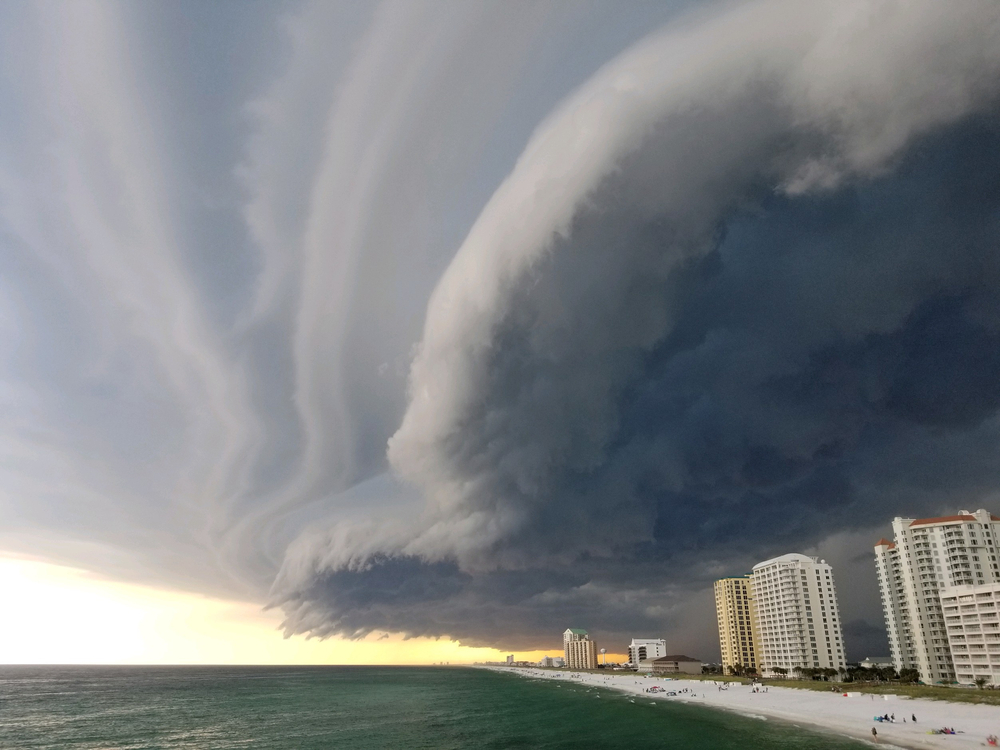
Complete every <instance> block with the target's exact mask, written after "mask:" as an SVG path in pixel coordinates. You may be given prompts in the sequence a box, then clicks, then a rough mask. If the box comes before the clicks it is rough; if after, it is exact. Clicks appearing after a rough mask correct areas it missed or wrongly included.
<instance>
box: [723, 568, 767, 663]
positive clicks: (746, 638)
mask: <svg viewBox="0 0 1000 750" xmlns="http://www.w3.org/2000/svg"><path fill="white" fill-rule="evenodd" d="M715 615H716V619H717V620H718V625H719V648H720V650H721V652H722V668H723V670H724V673H725V674H733V673H734V670H739V671H746V672H756V671H757V652H758V648H759V646H758V644H757V630H756V628H755V627H754V622H753V621H754V603H753V581H752V579H751V577H750V576H749V575H746V576H739V577H736V578H721V579H719V580H718V581H716V582H715ZM737 665H738V666H737Z"/></svg>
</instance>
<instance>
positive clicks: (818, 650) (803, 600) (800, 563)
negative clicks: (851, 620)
mask: <svg viewBox="0 0 1000 750" xmlns="http://www.w3.org/2000/svg"><path fill="white" fill-rule="evenodd" d="M753 596H754V605H755V607H754V611H755V614H756V617H755V620H754V625H755V626H756V630H757V640H758V642H759V644H760V651H759V653H758V654H757V660H758V668H759V669H760V671H761V673H762V674H763V675H764V676H768V677H770V676H773V675H775V674H776V673H775V672H774V670H775V669H785V670H787V673H788V674H789V675H794V674H795V669H796V668H797V667H798V668H799V669H814V668H821V669H822V668H830V669H843V668H844V667H845V666H846V663H847V662H846V655H845V653H844V639H843V633H842V632H841V623H840V610H839V607H838V605H837V590H836V587H835V585H834V581H833V571H832V570H831V568H830V566H829V565H827V563H826V561H825V560H818V559H817V558H815V557H808V556H806V555H800V554H794V553H793V554H789V555H782V556H781V557H775V558H773V559H771V560H765V561H764V562H761V563H757V564H756V565H754V566H753Z"/></svg>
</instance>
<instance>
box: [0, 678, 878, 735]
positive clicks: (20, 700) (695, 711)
mask: <svg viewBox="0 0 1000 750" xmlns="http://www.w3.org/2000/svg"><path fill="white" fill-rule="evenodd" d="M575 687H576V686H574V685H570V684H568V683H558V684H557V683H554V682H539V681H537V680H528V679H524V678H520V677H515V676H511V675H506V674H497V673H494V672H488V671H485V670H478V669H462V668H445V667H441V668H431V667H428V668H424V667H0V747H2V748H5V749H6V748H78V749H80V750H82V749H84V748H86V749H87V750H111V749H112V748H114V749H115V750H118V749H120V748H144V749H145V748H197V749H198V750H229V749H230V748H267V749H268V750H270V749H272V748H282V749H285V748H288V749H292V748H296V749H298V748H305V749H312V748H399V749H400V750H404V749H409V748H477V750H478V749H481V748H609V749H613V748H630V749H633V750H634V749H636V748H678V749H679V750H680V749H681V748H683V749H684V750H699V749H700V748H712V750H726V749H727V748H733V750H737V749H739V750H758V749H760V750H763V749H764V748H785V749H787V750H799V749H800V748H809V750H835V749H836V750H848V749H849V748H853V749H855V750H856V749H857V748H861V747H864V745H862V744H860V743H856V742H853V741H850V740H844V739H840V738H837V737H832V736H828V735H819V734H811V733H808V732H804V731H802V730H800V729H797V728H795V727H791V726H786V725H782V724H778V723H775V722H773V721H761V720H757V719H751V718H745V717H743V716H738V715H734V714H728V713H724V712H720V711H712V710H710V709H705V708H699V707H694V706H684V705H677V704H671V703H669V702H666V701H664V702H662V703H658V704H657V705H655V706H651V705H648V702H645V703H644V702H642V701H639V700H637V701H636V703H629V701H628V698H626V697H625V696H624V695H621V694H618V693H615V692H612V691H601V697H600V699H596V698H594V694H593V693H586V692H584V691H583V689H579V688H578V689H574V688H575Z"/></svg>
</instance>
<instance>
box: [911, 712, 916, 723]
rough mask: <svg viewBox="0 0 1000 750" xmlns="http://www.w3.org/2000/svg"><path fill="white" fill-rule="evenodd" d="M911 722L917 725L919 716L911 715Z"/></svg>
mask: <svg viewBox="0 0 1000 750" xmlns="http://www.w3.org/2000/svg"><path fill="white" fill-rule="evenodd" d="M910 721H912V722H913V723H914V724H916V723H917V715H916V714H910Z"/></svg>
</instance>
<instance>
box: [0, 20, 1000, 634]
mask: <svg viewBox="0 0 1000 750" xmlns="http://www.w3.org/2000/svg"><path fill="white" fill-rule="evenodd" d="M682 11H683V8H682V5H681V4H680V3H678V4H676V5H672V6H666V5H657V6H651V7H645V6H638V5H636V6H631V5H627V4H626V5H622V4H619V3H600V2H593V3H587V4H585V5H581V4H577V3H574V4H567V5H559V4H553V3H527V2H526V3H515V4H511V3H477V2H469V3H462V4H459V5H456V4H454V3H439V2H412V1H409V0H408V1H407V2H385V3H379V4H372V5H369V6H357V5H351V6H350V7H348V6H338V5H335V4H329V3H322V2H316V3H312V2H304V3H301V4H295V5H293V6H288V7H282V8H281V9H280V12H279V10H277V9H274V8H268V7H262V8H256V9H254V10H252V11H249V12H243V11H241V12H240V13H238V14H237V13H235V12H231V11H230V10H227V9H226V8H225V7H223V6H215V7H213V8H206V7H204V6H201V5H198V4H194V5H191V6H186V5H176V4H161V5H143V6H131V5H118V4H113V3H96V2H95V3H69V4H64V5H24V6H14V5H11V6H6V7H5V8H3V9H2V10H0V50H2V51H0V68H2V71H3V74H4V75H3V77H2V81H3V83H2V84H0V406H2V408H3V412H4V416H5V418H4V420H2V424H0V451H2V460H0V550H3V549H11V550H20V551H24V550H26V549H30V550H32V551H35V552H40V553H43V554H45V555H47V556H49V557H52V558H55V559H60V560H64V561H71V562H73V563H75V564H77V565H82V566H84V567H89V568H91V569H95V570H101V571H103V572H108V573H113V574H114V575H116V576H119V577H123V578H133V579H140V580H149V581H156V582H169V583H173V584H176V583H181V584H183V585H185V586H187V587H189V588H191V589H194V590H204V591H212V592H217V593H227V594H234V593H236V594H239V595H243V596H247V597H250V598H255V599H256V600H258V601H261V602H263V601H265V600H266V599H267V597H268V593H267V592H269V591H270V592H271V593H270V601H272V602H276V603H279V604H281V605H282V606H283V607H284V609H285V612H286V614H287V615H288V621H287V628H288V630H289V631H290V632H291V631H302V632H304V631H309V632H313V633H316V634H320V635H323V634H328V633H343V634H350V635H358V634H365V633H368V632H371V631H372V630H373V629H380V630H389V631H398V632H404V633H413V634H423V635H441V634H447V635H454V636H458V637H462V638H464V639H466V640H468V641H470V642H478V643H489V644H496V643H501V642H505V643H509V645H511V646H513V645H517V644H522V645H538V637H539V636H538V634H539V633H545V632H547V631H548V630H549V629H551V628H552V627H553V626H554V624H556V623H557V621H558V622H561V619H560V618H563V619H565V618H566V617H586V618H588V621H590V622H593V623H595V627H604V628H606V629H607V630H608V632H616V633H617V632H619V631H620V630H621V629H624V628H626V627H632V623H635V624H636V625H637V626H638V625H643V626H645V627H652V628H656V629H657V630H659V631H663V630H665V629H667V628H669V627H670V626H671V623H674V624H675V625H676V627H677V628H679V629H681V630H683V629H684V628H687V627H688V626H689V625H690V618H688V619H687V620H685V619H684V618H685V616H684V615H683V614H682V613H681V611H680V609H679V603H680V602H681V601H682V600H683V599H684V597H686V596H688V586H689V583H688V582H690V581H693V582H694V584H692V585H694V586H695V588H697V587H699V586H701V585H702V582H703V581H704V580H706V579H708V578H710V577H711V576H713V575H718V574H725V573H729V572H732V571H731V570H729V568H730V567H732V566H733V565H736V566H739V565H742V564H744V563H745V562H747V561H751V560H752V559H753V558H754V557H755V556H757V555H758V554H759V555H761V556H764V555H766V554H769V553H770V552H772V551H773V550H774V549H775V548H781V547H782V546H783V545H787V544H790V543H792V540H796V541H795V543H796V544H800V546H803V547H804V546H805V545H808V544H820V543H822V539H823V538H824V537H826V536H829V535H834V534H839V535H837V536H831V538H832V539H834V540H835V542H830V544H832V545H834V546H835V547H836V548H837V549H838V550H840V549H841V548H844V549H846V548H847V547H850V546H851V544H854V543H855V541H850V540H856V539H860V538H862V537H863V534H861V533H860V532H859V531H858V529H859V528H868V527H870V526H871V525H872V524H875V523H878V522H880V521H881V520H882V518H883V517H891V516H892V515H895V514H896V513H898V512H916V510H915V509H910V508H908V507H907V508H902V507H897V506H896V505H895V504H894V503H896V502H897V499H898V498H900V497H907V498H909V500H908V502H910V503H912V504H913V505H916V506H920V507H927V508H937V507H950V506H951V505H953V504H960V505H969V504H975V503H976V501H977V500H978V499H981V498H983V497H984V496H985V495H986V493H987V492H988V488H990V487H993V486H995V482H994V480H995V479H996V478H997V477H995V476H994V474H995V473H996V472H995V470H994V469H993V468H992V466H993V463H995V462H992V460H991V459H990V456H992V455H993V454H992V453H991V451H992V450H993V449H994V448H995V447H997V445H996V438H997V432H998V431H997V424H996V410H997V408H998V405H1000V394H998V393H995V390H996V388H995V387H994V385H993V384H995V383H996V382H1000V370H998V368H997V364H998V363H997V362H995V361H994V359H993V358H992V357H991V356H987V355H983V354H982V353H983V352H990V351H993V350H995V349H997V347H996V346H994V344H1000V342H998V341H995V340H994V339H995V338H996V337H997V335H998V334H997V332H998V331H1000V321H998V320H996V313H995V311H996V310H997V309H1000V300H996V299H995V297H996V295H997V292H996V291H995V290H996V289H997V288H1000V285H998V284H996V283H994V282H996V281H1000V272H998V263H997V260H996V254H995V247H996V239H997V235H998V229H997V226H996V219H995V216H996V215H998V214H997V210H998V206H1000V198H998V197H997V195H996V190H995V187H992V185H993V182H991V180H992V177H991V175H993V174H994V171H991V170H993V167H994V166H995V165H993V161H992V160H993V157H992V154H993V153H994V152H995V151H996V146H997V144H1000V135H998V129H997V111H998V110H997V99H996V95H997V84H996V81H997V80H1000V76H998V73H1000V43H998V41H1000V11H998V9H997V6H996V3H994V2H990V1H987V0H983V1H982V2H975V1H973V0H969V1H968V2H963V3H961V4H958V5H957V6H956V5H954V4H947V5H946V4H942V3H939V2H930V1H928V2H909V3H896V2H813V3H801V2H777V1H772V2H743V3H725V4H712V5H710V6H708V7H701V6H699V7H698V8H697V9H696V12H695V13H694V14H690V15H683V14H682ZM192 18H196V19H197V23H194V24H192V22H191V19H192ZM652 29H659V30H656V31H653V32H652V33H649V32H650V30H652ZM995 303H996V304H995ZM387 446H388V448H387ZM956 455H961V456H963V460H964V462H965V464H964V465H965V467H966V470H965V471H962V472H959V471H957V470H956V469H955V468H953V467H954V466H955V461H954V460H953V457H954V456H956ZM928 456H932V457H933V460H928V458H927V457H928ZM955 498H961V499H962V501H961V502H959V501H958V500H957V499H955ZM953 499H954V502H953ZM734 518H744V519H751V520H749V521H746V522H745V523H744V524H743V525H742V526H734V525H733V523H734V522H733V520H732V519H734ZM820 518H822V519H823V522H822V523H820V522H818V520H817V519H820ZM778 519H781V520H778ZM785 519H792V520H791V521H788V522H786V521H785ZM844 540H848V541H844ZM779 551H786V550H784V549H779ZM842 554H843V555H844V556H845V559H852V558H850V554H849V552H843V553H842ZM851 564H854V563H851ZM665 566H666V567H668V568H669V569H670V570H674V571H677V575H676V576H675V577H673V578H671V577H669V576H666V577H665V576H664V575H663V570H664V569H665ZM596 600H601V601H603V602H605V603H606V606H605V605H600V606H596V607H595V604H594V602H595V601H596ZM859 601H860V600H859ZM869 609H871V606H870V602H868V601H867V600H865V602H862V603H859V604H858V617H859V618H861V617H868V618H869V619H872V617H875V616H876V615H877V613H873V612H870V611H869ZM848 614H850V613H848ZM511 622H514V623H516V624H517V628H516V630H517V632H516V633H511V632H510V630H511V626H510V625H509V623H511ZM504 623H507V624H504ZM691 627H692V628H693V627H694V626H691ZM556 629H557V630H559V629H560V628H556ZM505 630H506V634H505ZM862 631H864V628H863V627H859V632H862ZM504 638H508V639H510V640H508V641H503V639H504Z"/></svg>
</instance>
